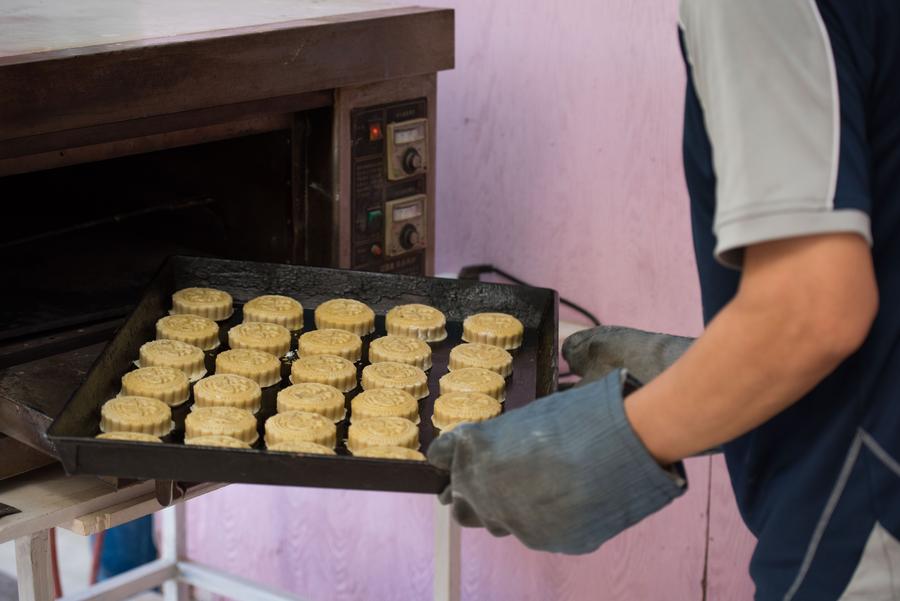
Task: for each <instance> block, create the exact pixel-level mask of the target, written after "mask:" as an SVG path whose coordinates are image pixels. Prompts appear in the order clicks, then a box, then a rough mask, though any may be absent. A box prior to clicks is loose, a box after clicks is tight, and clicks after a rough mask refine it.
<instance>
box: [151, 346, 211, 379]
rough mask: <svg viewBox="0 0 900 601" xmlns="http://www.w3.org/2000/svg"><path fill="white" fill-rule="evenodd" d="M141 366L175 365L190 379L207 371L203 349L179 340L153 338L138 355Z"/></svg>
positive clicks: (198, 376)
mask: <svg viewBox="0 0 900 601" xmlns="http://www.w3.org/2000/svg"><path fill="white" fill-rule="evenodd" d="M138 361H139V363H140V366H141V367H174V368H175V369H180V370H181V371H183V372H184V373H185V375H186V376H187V377H188V378H189V379H190V380H196V379H197V378H201V377H203V374H205V373H206V366H205V364H204V361H205V355H204V354H203V349H201V348H200V347H198V346H194V345H193V344H188V343H187V342H181V341H178V340H151V341H150V342H146V343H144V344H142V345H141V349H140V351H139V355H138Z"/></svg>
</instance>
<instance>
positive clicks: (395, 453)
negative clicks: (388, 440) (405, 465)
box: [353, 447, 425, 461]
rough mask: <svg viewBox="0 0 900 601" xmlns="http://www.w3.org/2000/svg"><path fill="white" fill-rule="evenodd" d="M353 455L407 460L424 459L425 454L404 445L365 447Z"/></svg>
mask: <svg viewBox="0 0 900 601" xmlns="http://www.w3.org/2000/svg"><path fill="white" fill-rule="evenodd" d="M353 455H354V456H355V457H377V458H378V459H405V460H407V461H425V455H423V454H422V453H421V452H419V451H416V450H414V449H407V448H406V447H366V448H365V449H360V450H358V451H357V452H355V453H354V454H353Z"/></svg>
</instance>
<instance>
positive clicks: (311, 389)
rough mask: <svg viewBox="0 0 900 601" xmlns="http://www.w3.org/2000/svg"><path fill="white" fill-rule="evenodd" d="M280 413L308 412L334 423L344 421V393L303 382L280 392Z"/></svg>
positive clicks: (326, 386) (318, 384)
mask: <svg viewBox="0 0 900 601" xmlns="http://www.w3.org/2000/svg"><path fill="white" fill-rule="evenodd" d="M276 402H277V405H278V413H286V412H288V411H308V412H309V413H318V414H319V415H322V416H325V417H327V418H328V419H330V420H331V421H333V422H339V421H341V420H342V419H344V416H345V414H346V413H347V410H346V409H345V408H344V393H343V392H341V391H340V390H338V389H337V388H335V387H334V386H329V385H328V384H321V383H319V382H303V383H301V384H293V385H291V386H288V387H287V388H284V389H282V390H279V391H278V397H277V401H276Z"/></svg>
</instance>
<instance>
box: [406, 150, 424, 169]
mask: <svg viewBox="0 0 900 601" xmlns="http://www.w3.org/2000/svg"><path fill="white" fill-rule="evenodd" d="M421 168H422V155H421V154H419V151H418V150H416V149H415V148H410V149H409V150H407V151H406V153H405V154H404V155H403V170H404V171H405V172H407V173H415V172H416V171H418V170H419V169H421Z"/></svg>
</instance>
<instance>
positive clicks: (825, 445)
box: [681, 0, 900, 601]
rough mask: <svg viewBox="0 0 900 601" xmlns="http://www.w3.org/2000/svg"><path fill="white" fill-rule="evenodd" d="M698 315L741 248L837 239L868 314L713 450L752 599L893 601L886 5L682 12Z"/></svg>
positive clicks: (894, 135) (895, 18) (897, 66)
mask: <svg viewBox="0 0 900 601" xmlns="http://www.w3.org/2000/svg"><path fill="white" fill-rule="evenodd" d="M681 40H682V48H683V51H684V54H685V58H686V60H687V65H688V86H687V95H686V104H685V116H684V167H685V175H686V179H687V184H688V189H689V191H690V196H691V211H692V225H693V234H694V244H695V251H696V257H697V265H698V270H699V275H700V281H701V288H702V298H703V310H704V316H705V319H706V320H707V321H709V320H711V319H712V318H713V317H714V316H715V315H716V314H717V313H718V312H719V311H720V310H721V309H722V308H723V307H724V306H725V305H726V304H727V303H728V302H729V301H730V300H731V299H732V297H733V296H734V295H735V293H736V291H737V286H738V283H739V279H740V266H741V261H742V255H743V249H744V248H746V247H747V246H750V245H752V244H756V243H760V242H765V241H767V240H777V239H784V238H790V237H797V236H805V235H811V234H821V233H831V232H850V233H856V234H858V235H860V236H861V237H863V238H865V239H866V240H867V241H869V243H870V244H871V248H872V255H873V258H874V265H875V272H876V277H877V282H878V289H879V296H880V309H879V313H878V316H877V318H876V320H875V323H874V325H873V326H872V330H871V332H870V334H869V336H868V338H867V340H866V342H865V343H864V345H863V346H862V348H861V349H860V350H859V351H858V352H857V353H855V354H854V355H853V356H852V357H850V358H849V359H848V360H846V361H845V362H844V363H843V364H842V365H841V366H840V367H839V368H838V369H837V370H836V371H835V372H834V373H832V374H831V375H830V376H828V377H827V378H826V379H825V380H824V381H822V382H821V383H820V384H819V385H818V386H817V387H816V388H815V389H814V390H813V391H812V392H811V393H810V394H808V395H807V396H806V397H804V398H803V399H801V400H800V401H798V402H797V403H796V404H795V405H793V406H791V407H790V408H789V409H787V410H786V411H784V412H783V413H781V414H780V415H778V416H776V417H775V418H773V419H771V420H770V421H769V422H767V423H765V424H763V425H762V426H760V427H759V428H757V429H755V430H753V431H751V432H749V433H748V434H746V435H744V436H742V437H740V438H738V439H737V440H734V441H733V442H731V443H729V444H727V445H726V446H725V455H726V460H727V464H728V470H729V474H730V476H731V480H732V483H733V486H734V491H735V495H736V497H737V502H738V506H739V508H740V512H741V515H742V517H743V518H744V520H745V522H746V523H747V525H748V527H749V528H750V530H751V531H752V532H753V533H754V534H755V535H756V537H757V538H758V544H757V547H756V549H755V552H754V555H753V559H752V562H751V568H750V571H751V576H752V577H753V579H754V582H755V584H756V587H757V593H756V598H757V599H759V600H765V601H769V600H775V599H778V600H781V599H787V600H807V599H808V600H815V601H828V600H837V599H842V600H843V599H848V600H849V599H874V600H877V599H900V543H898V539H900V2H898V1H897V0H854V1H852V2H851V1H847V0H820V1H818V2H813V1H799V0H754V1H752V2H751V1H748V0H716V1H715V2H702V1H700V0H683V1H682V6H681Z"/></svg>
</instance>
